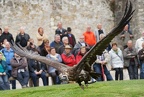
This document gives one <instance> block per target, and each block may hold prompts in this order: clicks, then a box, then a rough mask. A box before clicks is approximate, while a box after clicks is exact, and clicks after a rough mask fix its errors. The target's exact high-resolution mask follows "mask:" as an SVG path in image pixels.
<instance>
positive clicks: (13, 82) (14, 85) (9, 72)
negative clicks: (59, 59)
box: [8, 70, 16, 89]
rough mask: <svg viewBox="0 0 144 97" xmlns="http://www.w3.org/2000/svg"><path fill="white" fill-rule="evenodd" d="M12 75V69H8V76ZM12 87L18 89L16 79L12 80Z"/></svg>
mask: <svg viewBox="0 0 144 97" xmlns="http://www.w3.org/2000/svg"><path fill="white" fill-rule="evenodd" d="M10 77H11V70H8V78H10ZM11 84H12V89H16V80H12V81H11Z"/></svg>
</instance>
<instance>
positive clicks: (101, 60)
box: [93, 50, 113, 81]
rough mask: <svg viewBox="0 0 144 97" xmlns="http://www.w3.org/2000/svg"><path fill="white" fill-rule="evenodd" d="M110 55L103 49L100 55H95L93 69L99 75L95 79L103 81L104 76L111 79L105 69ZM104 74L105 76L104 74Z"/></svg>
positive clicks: (108, 79)
mask: <svg viewBox="0 0 144 97" xmlns="http://www.w3.org/2000/svg"><path fill="white" fill-rule="evenodd" d="M109 60H110V56H109V53H108V51H107V50H105V51H104V52H103V53H102V55H97V59H96V61H95V64H94V66H93V67H94V71H95V72H97V73H100V74H101V76H100V77H98V79H97V81H105V76H106V78H107V81H111V80H113V78H112V76H111V74H110V72H109V71H108V69H107V65H108V63H109ZM104 75H105V76H104Z"/></svg>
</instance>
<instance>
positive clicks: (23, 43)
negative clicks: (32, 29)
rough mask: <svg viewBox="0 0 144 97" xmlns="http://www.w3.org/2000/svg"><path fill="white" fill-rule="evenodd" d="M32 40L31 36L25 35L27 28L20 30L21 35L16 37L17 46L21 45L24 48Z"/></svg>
mask: <svg viewBox="0 0 144 97" xmlns="http://www.w3.org/2000/svg"><path fill="white" fill-rule="evenodd" d="M29 39H30V36H29V35H28V34H27V33H25V28H24V27H21V28H20V33H19V34H18V35H17V36H16V41H15V43H16V44H20V45H21V46H22V47H26V46H27V43H28V41H29Z"/></svg>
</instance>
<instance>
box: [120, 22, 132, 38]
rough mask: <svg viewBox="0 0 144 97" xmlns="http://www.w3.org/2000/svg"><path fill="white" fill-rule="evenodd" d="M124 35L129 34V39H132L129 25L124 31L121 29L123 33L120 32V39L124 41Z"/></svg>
mask: <svg viewBox="0 0 144 97" xmlns="http://www.w3.org/2000/svg"><path fill="white" fill-rule="evenodd" d="M125 33H129V34H130V35H129V37H130V39H131V38H133V34H132V32H131V30H130V25H129V24H127V25H126V26H125V27H124V29H123V31H122V33H121V38H122V39H125Z"/></svg>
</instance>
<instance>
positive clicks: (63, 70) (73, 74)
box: [11, 0, 134, 89]
mask: <svg viewBox="0 0 144 97" xmlns="http://www.w3.org/2000/svg"><path fill="white" fill-rule="evenodd" d="M133 13H134V9H133V6H132V2H131V1H130V0H127V3H126V8H125V12H124V15H123V17H122V19H121V20H120V22H119V23H118V25H117V26H115V27H114V28H113V29H112V30H111V31H110V32H109V33H108V34H107V35H106V36H105V37H104V38H103V39H102V40H100V41H99V42H98V43H97V44H96V45H94V46H93V47H92V48H91V49H90V50H89V51H88V52H87V53H86V54H85V55H84V56H83V58H82V60H81V61H80V62H79V63H78V64H77V65H76V66H74V67H69V66H67V65H65V64H62V63H58V62H56V61H52V60H50V59H48V58H46V57H43V56H40V55H37V54H35V53H32V52H29V51H28V50H26V49H25V48H22V47H20V46H17V45H16V44H15V43H12V44H11V48H12V49H13V50H14V51H15V52H16V53H17V54H19V55H20V56H22V57H26V58H28V59H34V60H37V61H40V62H43V63H45V64H46V65H49V66H52V67H54V68H56V69H57V70H58V71H59V72H60V74H59V77H60V79H61V80H65V79H66V80H69V81H76V82H77V83H78V84H79V85H80V87H81V88H82V89H83V88H84V85H82V84H81V82H82V81H84V82H85V84H86V85H87V83H88V81H89V80H90V79H91V77H93V78H97V77H98V76H99V74H98V73H96V72H94V71H93V70H92V69H91V65H92V64H93V63H94V62H95V60H96V55H101V54H102V52H103V51H104V50H105V49H106V47H107V46H108V44H109V43H110V42H111V40H112V39H113V38H114V37H115V36H117V35H118V34H119V33H121V32H122V31H123V28H124V27H125V25H126V24H128V22H129V21H130V20H131V19H132V17H133Z"/></svg>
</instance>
